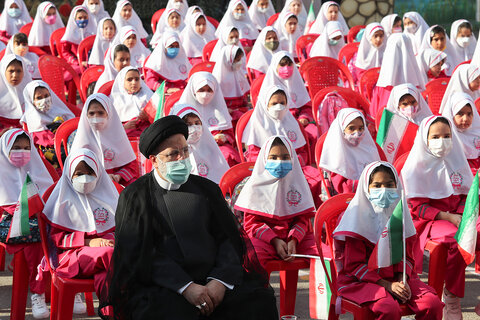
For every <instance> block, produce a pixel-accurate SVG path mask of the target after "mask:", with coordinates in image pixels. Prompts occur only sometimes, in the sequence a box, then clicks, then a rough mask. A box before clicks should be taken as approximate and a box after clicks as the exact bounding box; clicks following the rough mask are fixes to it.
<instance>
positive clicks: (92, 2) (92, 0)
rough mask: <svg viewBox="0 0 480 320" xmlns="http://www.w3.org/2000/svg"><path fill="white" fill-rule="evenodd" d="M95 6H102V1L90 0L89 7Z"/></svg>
mask: <svg viewBox="0 0 480 320" xmlns="http://www.w3.org/2000/svg"><path fill="white" fill-rule="evenodd" d="M94 4H97V5H99V4H100V1H99V0H88V5H89V6H91V5H94Z"/></svg>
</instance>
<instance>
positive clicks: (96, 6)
mask: <svg viewBox="0 0 480 320" xmlns="http://www.w3.org/2000/svg"><path fill="white" fill-rule="evenodd" d="M88 10H89V11H90V12H91V13H97V12H98V11H99V10H100V5H99V4H95V3H93V4H89V5H88Z"/></svg>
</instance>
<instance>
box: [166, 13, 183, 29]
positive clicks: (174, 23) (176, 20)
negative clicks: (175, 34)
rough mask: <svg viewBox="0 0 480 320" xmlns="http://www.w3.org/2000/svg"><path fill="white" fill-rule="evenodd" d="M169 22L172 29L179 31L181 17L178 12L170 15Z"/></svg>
mask: <svg viewBox="0 0 480 320" xmlns="http://www.w3.org/2000/svg"><path fill="white" fill-rule="evenodd" d="M167 22H168V25H169V26H170V27H171V28H173V29H177V28H178V26H179V25H180V15H179V14H178V13H176V12H172V13H170V15H169V16H168V21H167Z"/></svg>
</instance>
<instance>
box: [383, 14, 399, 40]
mask: <svg viewBox="0 0 480 320" xmlns="http://www.w3.org/2000/svg"><path fill="white" fill-rule="evenodd" d="M397 17H398V14H396V13H392V14H389V15H387V16H385V17H383V19H382V21H380V24H381V25H382V27H383V30H385V39H384V40H383V41H386V40H387V38H388V37H390V35H391V34H392V33H393V22H394V21H395V19H396V18H397Z"/></svg>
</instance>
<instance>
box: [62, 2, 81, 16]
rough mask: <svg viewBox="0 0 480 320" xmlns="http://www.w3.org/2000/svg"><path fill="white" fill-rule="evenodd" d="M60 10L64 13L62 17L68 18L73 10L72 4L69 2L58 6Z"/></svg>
mask: <svg viewBox="0 0 480 320" xmlns="http://www.w3.org/2000/svg"><path fill="white" fill-rule="evenodd" d="M82 3H83V2H82ZM58 12H59V13H60V14H61V15H62V17H64V18H66V19H68V17H69V16H70V12H72V6H71V5H70V4H68V3H64V4H62V5H61V6H60V7H59V8H58Z"/></svg>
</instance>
